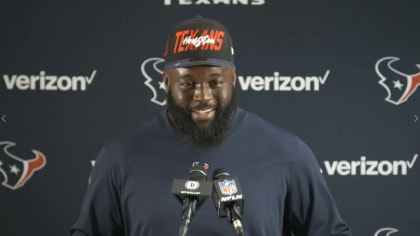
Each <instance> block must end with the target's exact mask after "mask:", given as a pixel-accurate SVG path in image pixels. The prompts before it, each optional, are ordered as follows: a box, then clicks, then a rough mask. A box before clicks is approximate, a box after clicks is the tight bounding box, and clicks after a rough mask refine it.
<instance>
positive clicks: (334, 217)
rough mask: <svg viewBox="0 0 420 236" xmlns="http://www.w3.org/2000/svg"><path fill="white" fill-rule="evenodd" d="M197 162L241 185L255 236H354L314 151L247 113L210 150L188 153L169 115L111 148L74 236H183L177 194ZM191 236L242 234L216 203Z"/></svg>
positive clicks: (197, 219)
mask: <svg viewBox="0 0 420 236" xmlns="http://www.w3.org/2000/svg"><path fill="white" fill-rule="evenodd" d="M194 162H200V163H208V164H209V169H208V171H209V173H211V172H213V171H214V170H215V169H217V168H224V169H226V170H227V171H228V172H229V173H230V174H231V175H232V176H234V177H237V178H238V180H239V182H240V185H241V187H242V190H243V195H244V197H245V204H244V212H243V218H242V224H243V226H244V230H245V235H247V236H286V235H290V236H292V235H294V236H306V235H307V236H309V235H310V236H330V235H331V236H332V235H341V236H348V235H351V233H350V228H349V227H348V225H347V224H346V223H345V222H344V221H343V220H342V219H341V217H340V215H339V212H338V210H337V208H336V205H335V202H334V199H333V197H332V196H331V194H330V191H329V189H328V187H327V184H326V182H325V180H324V177H323V175H322V174H321V173H320V167H319V165H318V163H317V160H316V158H315V156H314V154H313V153H312V151H311V150H310V149H309V147H308V146H307V145H306V144H305V143H304V142H303V141H302V140H301V139H299V138H298V137H297V136H296V135H294V134H291V133H290V132H288V131H286V130H284V129H282V128H280V127H277V126H275V125H273V124H271V123H269V122H267V121H266V120H264V119H262V118H260V117H259V116H257V115H255V114H253V113H250V112H247V111H244V110H243V109H241V108H238V109H237V111H236V113H235V116H234V119H233V120H232V124H231V127H230V132H229V135H228V137H227V138H226V140H225V141H224V142H223V144H221V145H220V146H216V147H214V148H211V149H209V150H205V151H203V150H202V151H200V150H192V149H189V148H187V147H185V145H184V144H183V143H182V141H181V139H180V138H179V137H178V136H177V132H176V130H175V129H174V128H173V127H172V126H171V125H170V123H169V121H168V119H167V116H166V111H162V112H161V113H160V114H159V115H158V116H156V117H153V118H151V119H150V120H147V121H145V122H143V123H142V124H141V125H140V126H139V127H138V129H137V130H135V131H132V132H130V134H129V135H125V136H123V137H119V138H117V139H115V140H113V141H112V142H110V143H108V144H107V145H105V146H104V147H103V148H102V150H101V152H100V153H99V155H98V157H97V159H96V163H95V166H94V168H93V170H92V173H91V176H90V184H89V186H88V189H87V192H86V195H85V198H84V200H83V204H82V208H81V211H80V215H79V217H78V219H77V221H76V223H75V224H74V225H73V227H72V229H71V232H72V234H71V235H73V236H86V235H89V236H99V235H101V236H111V235H112V236H116V235H121V236H124V235H125V236H169V235H178V230H179V227H180V224H181V217H182V215H181V211H182V206H181V204H180V202H179V201H178V200H177V199H176V198H175V197H174V196H173V195H172V194H171V193H170V191H171V186H172V182H173V180H174V179H186V178H187V177H188V171H189V170H190V169H191V166H192V163H194ZM210 176H211V175H210ZM188 235H191V236H195V235H197V236H218V235H223V236H225V235H236V233H235V231H234V229H233V226H232V224H230V223H229V221H228V220H227V219H226V218H219V217H218V216H217V212H216V208H215V206H214V204H213V202H212V199H211V198H208V199H207V200H206V201H205V202H204V203H203V204H202V206H201V207H200V208H199V209H198V210H197V212H196V213H195V215H194V216H193V218H192V220H191V223H190V224H189V227H188Z"/></svg>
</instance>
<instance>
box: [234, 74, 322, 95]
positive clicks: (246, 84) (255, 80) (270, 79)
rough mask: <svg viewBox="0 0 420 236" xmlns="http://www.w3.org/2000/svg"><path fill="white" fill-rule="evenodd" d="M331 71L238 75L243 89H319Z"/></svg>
mask: <svg viewBox="0 0 420 236" xmlns="http://www.w3.org/2000/svg"><path fill="white" fill-rule="evenodd" d="M329 74H330V71H329V70H327V71H325V74H324V75H323V76H285V75H280V73H279V72H277V71H276V72H274V73H273V75H272V76H260V75H255V76H252V75H251V76H241V75H239V76H238V81H239V85H240V86H241V88H242V90H244V91H247V90H253V91H295V92H301V91H319V89H320V87H321V85H324V84H325V83H326V82H327V78H328V76H329Z"/></svg>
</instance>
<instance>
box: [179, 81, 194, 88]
mask: <svg viewBox="0 0 420 236" xmlns="http://www.w3.org/2000/svg"><path fill="white" fill-rule="evenodd" d="M181 86H182V87H184V88H193V87H194V83H192V82H184V83H181Z"/></svg>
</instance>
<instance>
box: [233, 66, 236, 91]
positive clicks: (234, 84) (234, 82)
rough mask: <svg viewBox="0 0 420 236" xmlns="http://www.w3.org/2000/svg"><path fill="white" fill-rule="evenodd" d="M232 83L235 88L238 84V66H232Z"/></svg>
mask: <svg viewBox="0 0 420 236" xmlns="http://www.w3.org/2000/svg"><path fill="white" fill-rule="evenodd" d="M232 85H233V87H234V88H235V86H236V67H233V68H232Z"/></svg>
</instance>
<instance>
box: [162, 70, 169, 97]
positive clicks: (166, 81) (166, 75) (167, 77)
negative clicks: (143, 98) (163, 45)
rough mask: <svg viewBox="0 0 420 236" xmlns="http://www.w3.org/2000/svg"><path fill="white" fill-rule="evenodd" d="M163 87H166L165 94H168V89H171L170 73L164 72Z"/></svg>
mask: <svg viewBox="0 0 420 236" xmlns="http://www.w3.org/2000/svg"><path fill="white" fill-rule="evenodd" d="M162 75H163V85H164V86H165V87H164V88H165V92H168V88H169V76H168V73H166V72H165V71H163V74H162Z"/></svg>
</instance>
